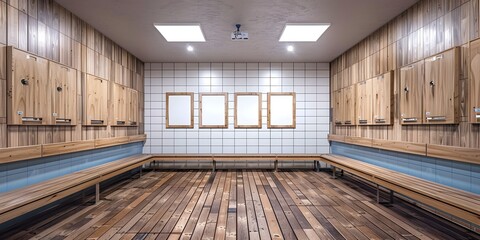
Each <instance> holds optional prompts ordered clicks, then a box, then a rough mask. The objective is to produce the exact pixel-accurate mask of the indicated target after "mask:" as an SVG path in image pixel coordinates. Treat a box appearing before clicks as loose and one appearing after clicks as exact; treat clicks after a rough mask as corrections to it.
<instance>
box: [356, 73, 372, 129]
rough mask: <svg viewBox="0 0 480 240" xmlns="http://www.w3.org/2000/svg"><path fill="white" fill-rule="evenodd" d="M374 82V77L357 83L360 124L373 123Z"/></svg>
mask: <svg viewBox="0 0 480 240" xmlns="http://www.w3.org/2000/svg"><path fill="white" fill-rule="evenodd" d="M372 82H373V79H369V80H367V81H363V82H359V83H357V96H356V98H357V101H356V105H357V107H356V108H357V112H356V114H357V123H358V125H370V124H372V119H373V118H372V117H373V114H372Z"/></svg>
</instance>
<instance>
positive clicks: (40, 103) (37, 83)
mask: <svg viewBox="0 0 480 240" xmlns="http://www.w3.org/2000/svg"><path fill="white" fill-rule="evenodd" d="M7 89H8V99H7V111H8V114H7V115H8V116H7V119H8V120H7V121H8V124H11V125H39V124H43V125H45V124H50V122H51V120H50V114H51V99H50V98H51V96H50V94H49V92H50V91H49V84H48V60H46V59H43V58H40V57H37V56H34V55H31V54H28V53H26V52H23V51H20V50H18V49H15V48H13V47H11V46H10V47H8V48H7Z"/></svg>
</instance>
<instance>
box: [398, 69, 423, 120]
mask: <svg viewBox="0 0 480 240" xmlns="http://www.w3.org/2000/svg"><path fill="white" fill-rule="evenodd" d="M424 64H425V63H424V61H423V60H422V61H419V62H416V63H414V64H412V65H409V66H405V67H403V68H401V69H400V88H401V89H400V123H401V124H404V125H409V124H422V123H423V117H422V116H423V98H422V96H423V94H422V93H423V83H424V81H425V80H424V79H425V72H424Z"/></svg>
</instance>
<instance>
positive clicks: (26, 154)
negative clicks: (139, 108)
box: [0, 135, 147, 164]
mask: <svg viewBox="0 0 480 240" xmlns="http://www.w3.org/2000/svg"><path fill="white" fill-rule="evenodd" d="M146 138H147V135H135V136H126V137H116V138H101V139H95V140H85V141H75V142H62V143H52V144H41V145H32V146H25V147H14V148H0V159H1V160H0V164H4V163H11V162H18V161H24V160H29V159H34V158H40V157H49V156H56V155H62V154H67V153H74V152H81V151H86V150H92V149H99V148H105V147H111V146H118V145H123V144H126V143H133V142H143V141H145V140H146Z"/></svg>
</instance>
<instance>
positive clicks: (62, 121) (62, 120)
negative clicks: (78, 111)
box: [55, 118, 72, 123]
mask: <svg viewBox="0 0 480 240" xmlns="http://www.w3.org/2000/svg"><path fill="white" fill-rule="evenodd" d="M55 122H56V123H71V122H72V119H67V118H57V119H55Z"/></svg>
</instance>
